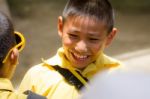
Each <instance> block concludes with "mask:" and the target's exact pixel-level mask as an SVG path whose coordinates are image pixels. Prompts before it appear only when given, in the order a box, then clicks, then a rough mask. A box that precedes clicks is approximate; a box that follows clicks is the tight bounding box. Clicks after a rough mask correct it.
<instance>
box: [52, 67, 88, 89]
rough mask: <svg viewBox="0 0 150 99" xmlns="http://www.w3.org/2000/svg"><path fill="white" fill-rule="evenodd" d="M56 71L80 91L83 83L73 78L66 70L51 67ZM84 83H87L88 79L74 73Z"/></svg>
mask: <svg viewBox="0 0 150 99" xmlns="http://www.w3.org/2000/svg"><path fill="white" fill-rule="evenodd" d="M52 67H53V68H54V69H55V70H56V71H58V72H59V73H60V74H61V75H62V76H63V77H64V78H65V79H66V81H67V82H68V83H70V84H72V85H74V86H75V87H76V88H77V89H78V90H80V89H81V88H82V87H83V86H84V85H83V83H82V82H81V81H80V80H79V79H78V78H77V77H76V76H74V75H73V74H72V73H71V72H70V71H69V70H68V69H65V68H61V67H60V66H58V65H55V66H52ZM76 72H77V73H78V74H79V75H80V76H81V77H82V78H83V79H84V80H85V81H86V82H88V79H87V78H85V77H83V76H82V75H81V73H79V72H78V71H76Z"/></svg>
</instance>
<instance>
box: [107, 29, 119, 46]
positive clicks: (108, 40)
mask: <svg viewBox="0 0 150 99" xmlns="http://www.w3.org/2000/svg"><path fill="white" fill-rule="evenodd" d="M116 33H117V28H113V29H112V31H111V32H110V33H109V35H108V36H107V41H106V47H107V46H109V45H110V44H111V42H112V41H113V39H114V38H115V35H116Z"/></svg>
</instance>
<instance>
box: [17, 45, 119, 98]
mask: <svg viewBox="0 0 150 99" xmlns="http://www.w3.org/2000/svg"><path fill="white" fill-rule="evenodd" d="M46 63H48V64H49V65H46V64H44V63H41V64H39V65H36V66H33V67H32V68H31V69H30V70H29V71H28V72H27V73H26V75H25V77H24V79H23V80H22V83H21V85H20V88H19V91H20V92H24V91H25V90H32V91H33V92H35V93H38V94H40V95H43V96H46V97H47V98H48V99H77V98H78V97H79V96H80V92H79V91H78V90H77V89H76V88H75V86H74V85H71V84H69V83H68V82H67V81H66V80H65V79H64V78H63V76H62V75H61V74H60V73H59V72H57V71H55V70H54V69H53V68H52V67H51V66H54V65H59V66H61V67H62V68H66V69H68V68H73V67H70V66H71V64H70V63H69V61H67V60H66V59H65V56H64V50H63V48H60V49H59V50H58V52H57V54H56V55H55V56H54V57H52V58H50V59H48V60H46ZM50 65H51V66H50ZM118 67H120V62H119V61H117V60H115V59H112V58H110V57H108V56H106V55H104V54H103V53H102V54H100V55H99V57H98V59H97V60H96V61H95V62H94V63H91V64H90V65H88V66H87V67H86V68H85V69H84V70H83V71H80V70H78V69H76V68H74V70H78V71H80V73H81V74H82V75H83V76H84V77H86V78H88V79H91V78H92V77H93V76H94V75H95V74H96V73H98V72H100V71H103V70H108V69H109V70H110V71H111V70H112V69H113V68H118Z"/></svg>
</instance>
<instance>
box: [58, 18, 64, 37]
mask: <svg viewBox="0 0 150 99" xmlns="http://www.w3.org/2000/svg"><path fill="white" fill-rule="evenodd" d="M57 27H58V34H59V36H60V37H62V33H63V17H62V16H59V17H58V24H57Z"/></svg>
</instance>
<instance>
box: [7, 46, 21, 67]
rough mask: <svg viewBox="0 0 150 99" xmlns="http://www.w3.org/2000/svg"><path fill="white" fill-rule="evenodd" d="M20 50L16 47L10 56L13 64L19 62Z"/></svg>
mask: <svg viewBox="0 0 150 99" xmlns="http://www.w3.org/2000/svg"><path fill="white" fill-rule="evenodd" d="M18 58H19V51H18V49H17V48H14V49H13V50H12V52H11V54H10V56H9V59H10V63H11V65H16V64H17V63H18Z"/></svg>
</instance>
